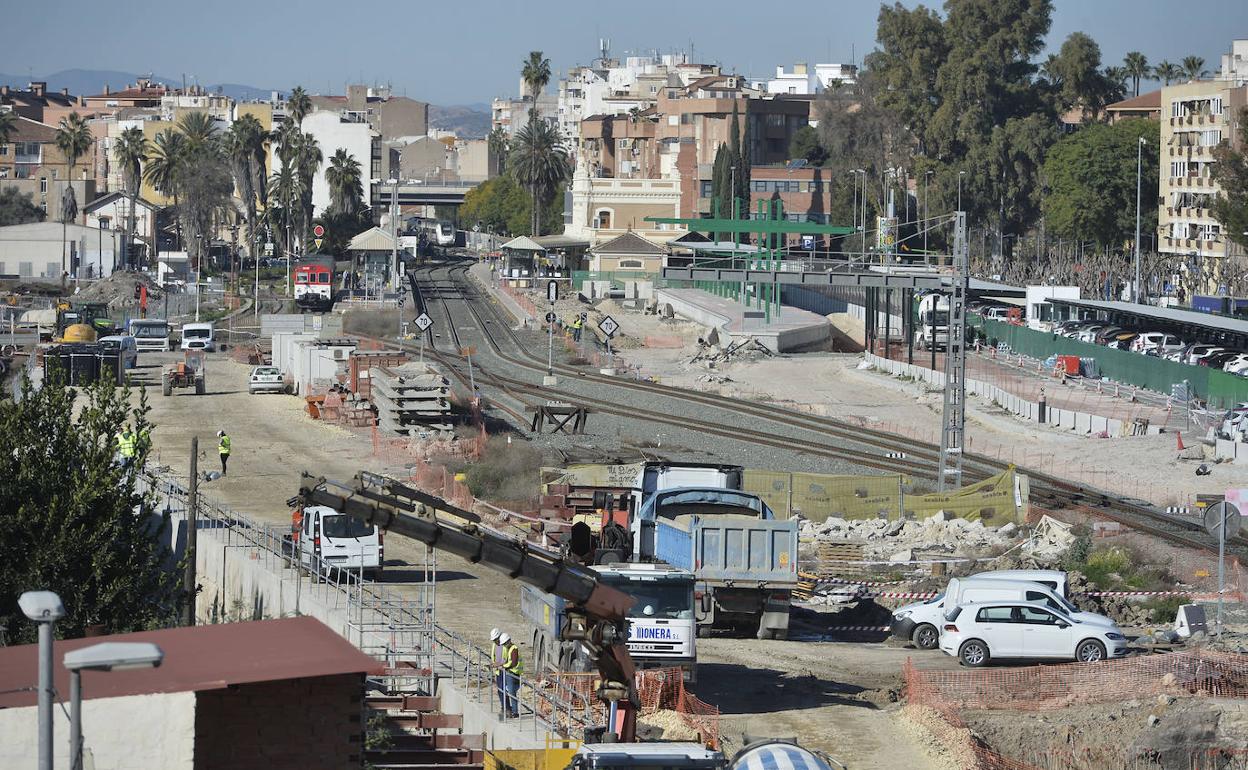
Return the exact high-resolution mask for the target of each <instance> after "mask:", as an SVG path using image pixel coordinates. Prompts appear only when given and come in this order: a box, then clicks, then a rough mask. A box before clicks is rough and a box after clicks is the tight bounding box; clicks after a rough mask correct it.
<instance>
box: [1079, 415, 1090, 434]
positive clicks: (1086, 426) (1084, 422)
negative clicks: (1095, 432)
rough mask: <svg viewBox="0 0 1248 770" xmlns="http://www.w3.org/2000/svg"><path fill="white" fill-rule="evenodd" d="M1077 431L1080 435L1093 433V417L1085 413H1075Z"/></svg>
mask: <svg viewBox="0 0 1248 770" xmlns="http://www.w3.org/2000/svg"><path fill="white" fill-rule="evenodd" d="M1075 431H1077V432H1078V433H1091V432H1092V415H1090V414H1085V413H1083V412H1076V413H1075Z"/></svg>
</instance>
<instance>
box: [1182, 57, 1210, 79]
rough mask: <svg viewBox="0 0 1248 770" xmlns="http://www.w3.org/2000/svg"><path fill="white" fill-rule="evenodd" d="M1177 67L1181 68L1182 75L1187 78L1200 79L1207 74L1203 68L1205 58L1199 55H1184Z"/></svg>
mask: <svg viewBox="0 0 1248 770" xmlns="http://www.w3.org/2000/svg"><path fill="white" fill-rule="evenodd" d="M1179 68H1180V69H1182V70H1183V77H1185V78H1187V79H1188V80H1200V79H1201V78H1203V77H1205V76H1206V75H1208V74H1209V72H1208V70H1206V69H1205V60H1204V59H1203V58H1201V57H1200V56H1184V57H1183V61H1182V62H1181V63H1180V64H1179Z"/></svg>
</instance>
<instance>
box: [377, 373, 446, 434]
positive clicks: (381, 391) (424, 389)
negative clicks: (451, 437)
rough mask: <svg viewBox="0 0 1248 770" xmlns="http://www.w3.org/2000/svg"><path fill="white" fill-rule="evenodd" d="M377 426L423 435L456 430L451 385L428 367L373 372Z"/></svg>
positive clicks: (387, 429)
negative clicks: (452, 414)
mask: <svg viewBox="0 0 1248 770" xmlns="http://www.w3.org/2000/svg"><path fill="white" fill-rule="evenodd" d="M368 374H369V379H370V381H371V383H372V400H373V404H374V406H376V407H377V427H378V428H380V429H381V430H384V431H389V432H392V433H401V434H404V435H419V434H421V433H428V432H430V431H443V432H447V431H450V430H451V429H452V427H453V426H452V423H451V402H450V397H449V396H450V387H451V384H450V382H449V381H448V380H447V379H446V378H445V377H443V376H442V374H441V373H439V372H438V371H437V370H435V369H434V368H433V367H432V366H429V365H428V364H419V363H409V364H404V365H402V366H395V367H384V366H379V367H376V368H373V369H369V372H368Z"/></svg>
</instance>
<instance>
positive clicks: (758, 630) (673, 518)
mask: <svg viewBox="0 0 1248 770" xmlns="http://www.w3.org/2000/svg"><path fill="white" fill-rule="evenodd" d="M631 529H632V535H633V543H632V546H633V548H632V550H633V553H632V558H633V559H634V560H637V561H643V562H663V563H666V564H670V565H672V566H673V567H679V568H681V569H686V570H689V571H690V572H692V573H693V574H694V579H695V588H694V600H695V601H694V604H695V615H696V619H697V628H698V634H699V635H707V634H709V633H710V631H711V629H712V628H729V629H735V630H737V631H745V632H750V633H754V634H756V635H757V636H758V638H759V639H783V638H785V637H786V636H787V635H788V629H789V609H790V605H791V602H792V592H793V589H794V588H795V587H796V586H797V521H796V520H792V519H789V520H778V519H776V516H775V514H774V513H773V512H772V510H771V508H770V507H768V505H767V504H766V503H765V502H763V500H762V499H761V498H759V497H758V496H757V495H752V494H749V493H747V492H741V491H737V490H732V489H722V488H718V487H685V488H677V489H666V490H662V491H659V492H655V493H654V494H653V495H651V496H650V497H649V498H648V499H647V500H646V502H645V504H644V505H643V506H642V508H641V510H640V511H639V512H638V514H637V515H636V516H634V517H633V518H632V522H631Z"/></svg>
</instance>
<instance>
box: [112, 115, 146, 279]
mask: <svg viewBox="0 0 1248 770" xmlns="http://www.w3.org/2000/svg"><path fill="white" fill-rule="evenodd" d="M147 149H148V148H147V138H146V137H145V136H143V129H141V128H139V127H138V126H132V127H130V128H127V129H126V130H125V131H122V132H121V136H120V137H118V139H117V144H116V146H115V147H114V148H113V152H114V153H115V154H116V155H117V163H118V164H119V165H120V166H121V172H122V180H123V182H122V184H123V185H124V186H125V188H126V195H127V196H129V198H130V216H129V218H128V219H127V221H126V230H127V232H128V234H127V236H126V243H127V244H131V245H132V244H133V243H134V226H135V224H136V223H135V215H134V212H135V203H136V201H137V199H138V196H139V182H140V181H141V180H142V179H143V161H144V160H146V159H147ZM129 248H130V247H129V246H127V254H126V257H127V259H126V261H127V262H129V257H130V254H129Z"/></svg>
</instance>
